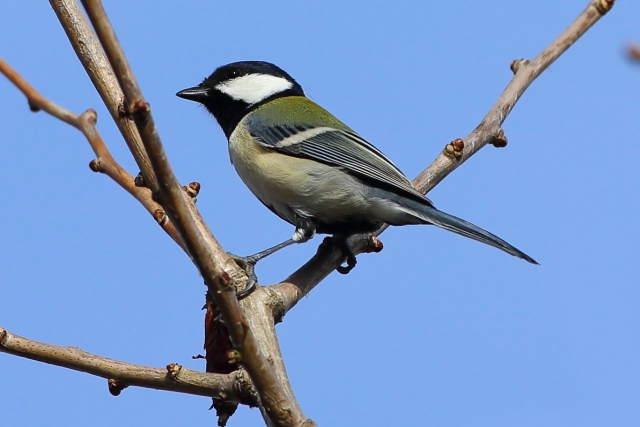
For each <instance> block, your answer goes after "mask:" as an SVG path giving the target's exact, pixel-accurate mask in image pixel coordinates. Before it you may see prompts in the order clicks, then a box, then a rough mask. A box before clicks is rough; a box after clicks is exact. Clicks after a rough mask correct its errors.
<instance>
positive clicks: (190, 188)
mask: <svg viewBox="0 0 640 427" xmlns="http://www.w3.org/2000/svg"><path fill="white" fill-rule="evenodd" d="M183 188H184V191H185V192H186V193H187V195H188V196H189V197H191V198H195V197H196V196H197V195H198V193H200V183H199V182H192V183H190V184H189V185H186V186H184V187H183Z"/></svg>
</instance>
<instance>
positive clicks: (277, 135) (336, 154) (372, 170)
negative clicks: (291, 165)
mask: <svg viewBox="0 0 640 427" xmlns="http://www.w3.org/2000/svg"><path fill="white" fill-rule="evenodd" d="M249 132H250V134H251V136H252V137H253V139H254V140H255V141H256V142H257V143H258V144H260V145H262V146H263V147H265V148H270V149H273V150H276V151H279V152H281V153H284V154H289V155H292V156H296V157H304V158H308V159H311V160H315V161H318V162H321V163H326V164H331V165H335V166H339V167H342V168H344V169H346V170H347V171H348V172H350V173H352V174H354V175H356V176H360V177H364V178H368V179H370V180H374V181H377V182H380V183H383V184H386V185H387V186H391V187H393V188H395V189H397V190H400V191H401V192H402V193H409V194H410V195H411V196H413V197H419V198H420V199H421V200H426V201H428V199H426V197H425V196H424V195H423V194H422V193H420V192H419V191H417V190H416V189H415V188H413V186H412V185H411V182H410V181H409V180H408V179H407V177H406V176H405V175H404V174H403V173H402V172H401V171H400V169H398V168H397V167H396V166H395V165H394V164H393V163H392V162H391V160H389V159H388V158H387V157H386V156H385V155H384V154H382V152H381V151H380V150H378V149H377V148H376V147H374V146H373V145H371V144H370V143H369V142H367V141H366V140H364V139H363V138H362V137H361V136H359V135H358V134H356V133H354V132H349V131H345V130H340V129H335V128H332V127H313V126H310V127H306V126H304V125H302V126H301V125H298V126H264V127H263V126H256V127H250V131H249ZM428 202H429V203H430V201H428Z"/></svg>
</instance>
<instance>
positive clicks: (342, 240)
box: [333, 235, 358, 274]
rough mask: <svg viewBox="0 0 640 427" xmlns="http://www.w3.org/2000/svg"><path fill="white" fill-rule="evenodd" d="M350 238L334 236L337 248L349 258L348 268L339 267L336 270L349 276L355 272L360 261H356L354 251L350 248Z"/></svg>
mask: <svg viewBox="0 0 640 427" xmlns="http://www.w3.org/2000/svg"><path fill="white" fill-rule="evenodd" d="M348 237H349V236H341V235H334V236H333V241H334V243H335V244H336V246H338V247H339V248H340V249H341V250H342V252H343V253H344V254H345V255H346V256H347V265H346V266H342V265H339V266H338V267H337V268H336V270H337V271H338V273H340V274H349V272H350V271H351V270H353V268H354V267H355V266H356V264H357V263H358V260H357V259H356V256H355V254H354V253H353V251H352V250H351V248H350V247H349V244H348V243H347V238H348Z"/></svg>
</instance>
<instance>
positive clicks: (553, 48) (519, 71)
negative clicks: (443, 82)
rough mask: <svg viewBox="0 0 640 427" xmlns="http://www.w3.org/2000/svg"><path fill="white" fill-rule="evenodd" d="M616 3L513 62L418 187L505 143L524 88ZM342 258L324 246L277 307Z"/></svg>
mask: <svg viewBox="0 0 640 427" xmlns="http://www.w3.org/2000/svg"><path fill="white" fill-rule="evenodd" d="M613 3H614V0H592V1H591V2H590V3H589V5H588V6H587V8H586V9H585V10H584V11H583V12H582V13H581V14H580V16H578V18H577V19H576V20H575V21H574V22H573V23H572V24H571V25H570V26H569V27H568V28H567V29H566V30H565V31H564V32H563V33H562V34H560V35H559V36H558V38H556V39H555V40H554V41H553V42H551V44H550V45H549V46H547V48H546V49H544V50H543V51H542V52H540V54H539V55H538V56H536V57H535V58H534V59H532V60H531V61H527V60H519V61H514V62H513V63H512V66H511V68H512V70H513V71H514V73H515V76H514V77H513V79H512V80H511V82H509V84H508V85H507V87H506V88H505V89H504V91H503V92H502V94H501V95H500V97H499V98H498V100H497V101H496V103H495V104H494V105H493V107H491V109H490V110H489V112H488V113H487V115H486V116H485V117H484V119H482V121H481V122H480V124H479V125H478V127H476V128H475V129H474V130H473V132H471V133H470V134H469V135H468V136H467V137H466V138H464V140H460V139H458V140H455V141H453V142H452V143H450V144H448V145H447V146H446V147H445V149H444V150H443V151H442V152H441V153H440V155H438V157H437V158H436V159H435V160H434V161H433V163H431V164H430V165H429V166H428V167H427V168H426V169H425V170H423V171H422V172H421V173H420V174H419V175H418V176H417V177H416V178H415V179H414V180H413V181H412V184H413V185H414V187H415V188H417V189H418V190H419V191H421V192H422V193H424V194H426V193H428V192H429V191H430V190H432V189H433V188H434V187H435V186H436V185H438V183H440V182H441V181H442V180H443V179H444V178H445V177H446V176H447V175H449V174H450V173H451V172H453V171H454V170H455V169H457V168H458V167H460V165H462V164H463V163H464V162H465V161H467V160H468V159H469V158H470V157H471V156H473V155H474V154H475V153H477V152H478V150H480V149H481V148H483V147H484V146H486V145H487V144H494V145H495V146H497V147H503V146H505V145H506V143H507V139H506V137H505V136H504V133H503V131H502V128H501V125H502V123H503V122H504V121H505V119H506V118H507V117H508V116H509V113H510V112H511V110H512V109H513V107H514V106H515V105H516V103H517V102H518V100H519V99H520V97H521V96H522V94H523V93H524V91H525V90H526V89H527V88H528V87H529V85H530V84H531V83H532V82H533V81H534V80H535V79H536V78H537V77H538V76H539V75H540V74H541V73H542V72H543V71H544V70H545V69H547V68H548V67H549V65H551V64H552V63H553V62H554V61H555V60H556V59H557V58H558V57H559V56H560V55H562V54H563V53H564V52H565V51H566V50H567V49H568V48H569V47H570V46H571V45H572V44H573V43H575V42H576V41H577V40H578V39H579V38H580V37H581V36H582V35H583V34H584V33H585V32H586V31H587V30H588V29H589V28H591V26H592V25H593V24H595V23H596V22H598V20H599V19H600V18H601V17H602V16H604V15H605V14H606V13H607V12H608V11H609V10H610V9H611V8H612V7H613ZM381 231H382V230H381ZM366 238H367V237H366V236H354V238H352V239H350V244H351V246H352V249H354V253H360V252H363V251H365V250H366V249H367V248H368V247H369V245H368V243H367V241H366ZM343 260H344V255H342V253H341V251H340V250H339V249H335V248H332V247H330V246H328V247H325V248H323V247H322V245H321V247H320V248H319V249H318V252H317V253H316V255H314V256H313V257H312V258H311V259H310V260H309V261H307V262H306V263H305V264H304V265H303V266H302V267H300V268H299V269H298V270H296V271H295V272H294V273H293V274H291V275H290V276H289V277H288V278H286V279H285V280H284V281H283V282H282V283H279V284H276V285H272V286H271V287H272V288H273V289H274V290H275V291H277V292H278V294H280V297H281V300H280V301H281V303H280V305H278V309H284V311H285V312H286V311H288V310H290V309H291V308H292V307H294V306H295V305H296V304H297V303H298V301H300V299H301V298H302V297H303V296H305V295H307V294H308V293H309V292H310V291H311V290H312V289H313V288H314V287H315V286H316V285H317V284H318V283H320V282H321V281H322V280H323V279H324V278H325V277H327V276H328V275H329V274H331V272H332V271H333V270H335V269H336V267H337V266H338V265H340V263H341V262H342V261H343Z"/></svg>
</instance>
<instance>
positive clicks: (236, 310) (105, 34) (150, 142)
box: [82, 0, 309, 426]
mask: <svg viewBox="0 0 640 427" xmlns="http://www.w3.org/2000/svg"><path fill="white" fill-rule="evenodd" d="M82 4H83V5H84V7H85V10H86V12H87V15H88V16H89V19H90V21H91V23H92V24H93V27H94V29H95V30H96V33H97V35H98V39H99V40H100V42H101V44H102V46H103V48H104V50H105V52H106V54H107V58H108V59H109V62H110V63H111V66H112V67H113V70H114V73H115V76H116V78H117V80H118V82H119V83H120V87H121V88H122V90H123V92H124V96H125V99H126V108H127V111H129V112H131V114H132V116H133V118H134V121H135V124H136V127H137V128H138V132H139V133H140V136H141V138H142V142H143V145H144V147H145V149H146V151H147V154H148V156H149V160H150V162H151V165H152V168H153V170H154V172H155V175H156V177H157V179H158V187H159V196H160V201H161V204H162V205H163V207H164V208H165V211H166V212H167V214H168V216H169V218H170V219H171V221H172V222H173V224H174V225H175V227H176V229H177V230H178V232H179V234H180V235H181V237H182V240H183V241H184V243H185V246H186V248H187V250H188V253H189V254H190V255H191V258H192V260H193V262H194V263H195V264H196V266H197V267H198V270H199V271H200V274H201V275H202V277H203V278H204V280H205V283H206V284H207V286H208V287H209V291H210V293H211V295H212V297H213V298H214V300H215V302H216V305H217V307H218V309H219V310H220V313H221V314H222V318H223V320H224V322H225V324H226V325H227V329H228V330H229V335H230V337H231V339H232V341H233V343H234V347H235V349H236V350H237V351H238V352H239V354H240V357H241V362H242V365H243V366H244V367H245V368H246V369H247V371H248V372H249V375H250V377H251V379H252V381H253V384H254V386H255V387H256V390H257V391H258V393H259V395H260V399H261V403H262V405H263V407H264V408H265V410H266V412H267V414H268V415H269V417H270V419H271V420H272V421H273V422H274V423H275V425H278V426H301V425H303V423H305V424H308V423H309V420H307V419H306V418H305V417H304V415H303V414H302V411H301V410H300V408H299V406H298V404H297V402H296V401H295V400H292V399H290V396H289V395H288V394H287V393H286V391H285V390H284V387H283V385H282V384H281V382H280V381H279V379H278V377H277V375H276V372H275V370H274V369H273V367H272V365H271V364H270V363H269V361H268V360H267V359H266V357H265V356H264V354H263V353H262V352H261V350H260V345H259V343H258V340H257V339H256V337H255V335H254V334H253V332H252V330H251V328H250V327H249V323H248V322H247V319H246V318H245V317H244V314H243V312H242V310H241V308H240V304H239V303H238V300H237V298H236V295H235V287H234V283H233V279H232V278H231V276H230V275H229V274H228V273H227V272H226V271H225V270H224V269H223V263H225V261H227V260H228V259H229V257H228V256H227V255H226V253H225V252H224V251H223V250H222V248H221V246H220V245H219V244H218V243H217V241H216V240H215V238H214V237H213V235H211V232H210V231H209V230H208V229H207V228H206V227H202V226H201V225H200V224H199V222H198V218H197V217H195V216H194V215H193V205H192V204H190V203H189V201H188V200H187V199H186V195H185V193H184V192H183V191H182V187H181V186H180V184H179V182H178V180H177V179H176V177H175V175H174V173H173V171H172V169H171V166H170V164H169V162H168V160H167V157H166V154H165V152H164V148H163V146H162V142H161V140H160V136H159V135H158V132H157V129H156V127H155V124H154V121H153V117H152V115H151V111H150V108H149V104H148V103H146V102H145V100H144V97H143V95H142V92H141V90H140V87H139V85H138V83H137V81H136V79H135V77H134V75H133V72H132V71H131V68H130V67H129V64H128V61H127V59H126V57H125V55H124V52H123V51H122V48H121V46H120V44H119V42H118V40H117V38H116V35H115V32H114V30H113V27H112V26H111V24H110V22H109V20H108V18H107V15H106V13H105V11H104V8H103V6H102V3H101V1H99V0H83V1H82Z"/></svg>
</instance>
